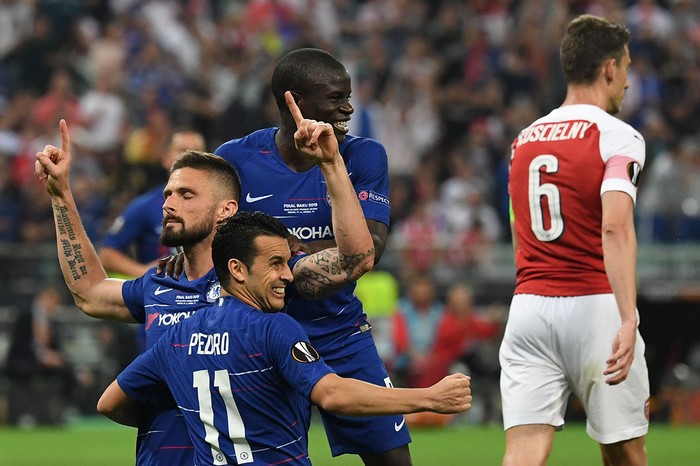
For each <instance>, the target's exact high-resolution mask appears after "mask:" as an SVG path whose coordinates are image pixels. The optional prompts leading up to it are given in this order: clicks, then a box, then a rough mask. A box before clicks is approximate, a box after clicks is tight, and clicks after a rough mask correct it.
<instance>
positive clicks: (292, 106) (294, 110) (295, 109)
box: [284, 91, 304, 127]
mask: <svg viewBox="0 0 700 466" xmlns="http://www.w3.org/2000/svg"><path fill="white" fill-rule="evenodd" d="M284 100H286V101H287V107H288V108H289V111H290V112H291V114H292V118H294V121H295V122H296V124H297V127H298V126H299V123H301V121H302V120H303V119H304V115H302V114H301V110H299V106H298V105H297V103H296V102H295V101H294V96H293V95H292V93H291V92H290V91H285V93H284Z"/></svg>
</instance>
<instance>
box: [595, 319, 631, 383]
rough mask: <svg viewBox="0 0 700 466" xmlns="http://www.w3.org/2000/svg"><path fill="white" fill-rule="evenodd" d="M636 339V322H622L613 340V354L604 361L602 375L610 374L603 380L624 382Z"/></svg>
mask: <svg viewBox="0 0 700 466" xmlns="http://www.w3.org/2000/svg"><path fill="white" fill-rule="evenodd" d="M636 341H637V323H636V322H632V321H630V322H623V323H622V325H621V326H620V331H619V332H617V335H616V336H615V340H614V341H613V354H612V356H610V357H609V358H608V360H607V361H605V364H606V367H605V371H603V375H611V374H614V375H613V376H612V377H609V378H607V379H606V380H605V383H607V384H608V385H617V384H619V383H621V382H624V381H625V379H627V374H629V371H630V367H631V366H632V361H633V360H634V345H635V343H636Z"/></svg>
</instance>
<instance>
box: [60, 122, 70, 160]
mask: <svg viewBox="0 0 700 466" xmlns="http://www.w3.org/2000/svg"><path fill="white" fill-rule="evenodd" d="M59 126H60V127H61V150H62V151H66V152H67V151H70V134H68V123H66V120H64V119H63V118H61V121H60V122H59Z"/></svg>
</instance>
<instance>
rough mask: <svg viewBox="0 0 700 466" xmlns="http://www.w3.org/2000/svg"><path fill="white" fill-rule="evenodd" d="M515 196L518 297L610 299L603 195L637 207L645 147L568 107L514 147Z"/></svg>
mask: <svg viewBox="0 0 700 466" xmlns="http://www.w3.org/2000/svg"><path fill="white" fill-rule="evenodd" d="M512 149H513V151H512V155H511V162H510V178H509V192H510V198H511V204H512V212H513V221H514V222H515V232H516V235H517V237H518V251H517V253H516V257H515V263H516V269H517V279H516V288H515V293H516V294H519V293H528V294H537V295H542V296H583V295H591V294H600V293H611V292H612V290H611V288H610V283H609V282H608V278H607V276H606V274H605V267H604V265H603V246H602V239H601V221H602V208H601V195H602V194H603V193H604V192H606V191H622V192H625V193H627V194H629V195H630V197H631V198H632V200H633V201H635V200H636V195H637V182H638V180H639V174H640V172H641V170H642V168H643V166H644V153H645V152H644V139H643V138H642V136H641V135H640V134H639V132H637V131H636V130H635V129H634V128H632V127H631V126H630V125H628V124H626V123H624V122H622V121H621V120H619V119H617V118H615V117H613V116H611V115H609V114H608V113H606V112H605V111H603V110H602V109H600V108H599V107H596V106H593V105H567V106H563V107H560V108H557V109H556V110H554V111H552V112H551V113H550V114H549V115H546V116H544V117H542V118H540V119H539V120H537V121H535V122H534V123H532V124H531V125H530V126H529V127H527V128H525V129H524V130H523V131H521V132H520V134H519V135H518V137H517V138H516V139H515V141H514V142H513V146H512Z"/></svg>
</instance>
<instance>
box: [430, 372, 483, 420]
mask: <svg viewBox="0 0 700 466" xmlns="http://www.w3.org/2000/svg"><path fill="white" fill-rule="evenodd" d="M428 390H430V391H431V392H432V395H433V396H432V398H433V399H434V403H435V405H434V406H433V407H432V408H431V411H435V412H436V413H441V414H451V413H461V412H463V411H467V410H468V409H469V408H471V407H472V389H471V379H470V378H469V377H467V376H466V375H464V374H452V375H448V376H447V377H445V378H443V379H442V380H441V381H439V382H438V383H436V384H435V385H433V386H432V387H430V388H429V389H428Z"/></svg>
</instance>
